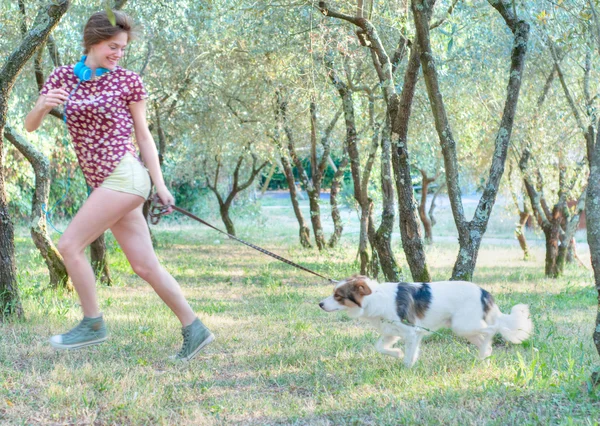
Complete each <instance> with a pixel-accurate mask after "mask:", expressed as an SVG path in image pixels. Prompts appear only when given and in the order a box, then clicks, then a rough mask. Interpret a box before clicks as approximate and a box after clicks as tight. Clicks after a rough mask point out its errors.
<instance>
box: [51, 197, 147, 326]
mask: <svg viewBox="0 0 600 426" xmlns="http://www.w3.org/2000/svg"><path fill="white" fill-rule="evenodd" d="M143 201H144V200H143V198H142V197H139V196H137V195H133V194H127V193H123V192H117V191H111V190H109V189H105V188H97V189H95V190H94V191H93V192H92V193H91V195H90V196H89V198H88V199H87V200H86V202H85V203H84V204H83V206H82V207H81V208H80V209H79V211H78V212H77V214H76V215H75V217H74V218H73V220H72V221H71V223H70V224H69V226H68V227H67V229H66V231H65V232H64V234H63V235H62V236H61V237H60V240H59V241H58V251H59V252H60V254H61V255H62V256H63V258H64V261H65V266H66V268H67V272H68V273H69V276H70V277H71V280H72V281H73V285H74V286H75V289H76V290H77V294H78V295H79V300H80V302H81V307H82V309H83V314H84V315H85V316H86V317H97V316H99V315H100V310H99V307H98V297H97V295H96V277H95V276H94V271H93V270H92V267H91V265H90V263H89V262H88V260H87V258H86V256H85V248H86V247H87V246H88V245H90V244H91V243H92V242H93V241H94V240H95V239H96V238H98V237H99V236H100V235H102V233H103V232H104V231H106V230H107V229H108V228H110V227H111V226H112V225H113V224H114V223H115V222H117V221H118V220H119V219H121V218H122V217H123V216H124V215H125V214H127V213H128V212H130V211H131V210H133V209H135V208H136V207H138V206H140V205H141V204H142V202H143Z"/></svg>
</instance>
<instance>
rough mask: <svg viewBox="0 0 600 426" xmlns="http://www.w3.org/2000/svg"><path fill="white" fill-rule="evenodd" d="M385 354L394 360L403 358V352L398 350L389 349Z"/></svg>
mask: <svg viewBox="0 0 600 426" xmlns="http://www.w3.org/2000/svg"><path fill="white" fill-rule="evenodd" d="M387 354H388V355H390V356H393V357H394V358H402V357H403V356H404V352H402V351H401V350H400V349H389V350H388V352H387Z"/></svg>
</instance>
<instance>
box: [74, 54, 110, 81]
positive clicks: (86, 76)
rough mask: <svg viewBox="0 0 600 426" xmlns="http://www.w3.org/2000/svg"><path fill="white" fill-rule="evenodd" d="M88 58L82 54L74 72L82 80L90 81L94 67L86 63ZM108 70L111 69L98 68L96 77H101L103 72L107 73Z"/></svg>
mask: <svg viewBox="0 0 600 426" xmlns="http://www.w3.org/2000/svg"><path fill="white" fill-rule="evenodd" d="M86 58H87V56H85V55H84V56H82V57H81V60H80V61H79V62H77V63H76V64H75V67H74V68H73V73H74V74H75V76H76V77H77V78H78V79H79V80H81V81H88V80H90V79H91V78H92V69H91V68H90V67H88V66H86V65H85V60H86ZM108 72H110V70H109V69H106V68H96V77H100V76H101V75H102V74H106V73H108Z"/></svg>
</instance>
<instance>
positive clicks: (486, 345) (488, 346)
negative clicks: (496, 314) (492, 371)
mask: <svg viewBox="0 0 600 426" xmlns="http://www.w3.org/2000/svg"><path fill="white" fill-rule="evenodd" d="M494 334H496V330H495V329H493V328H492V327H488V328H487V329H486V330H484V331H483V339H482V342H481V345H480V346H479V359H486V358H487V357H488V356H490V355H491V354H492V339H493V338H494Z"/></svg>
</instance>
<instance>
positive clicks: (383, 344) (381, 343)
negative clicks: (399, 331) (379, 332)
mask: <svg viewBox="0 0 600 426" xmlns="http://www.w3.org/2000/svg"><path fill="white" fill-rule="evenodd" d="M399 339H400V337H398V336H381V338H380V339H379V340H378V341H377V343H376V344H375V349H377V351H378V352H380V353H382V354H384V355H391V356H393V357H395V358H400V357H401V356H402V351H401V350H400V349H398V348H392V346H394V344H395V343H396V342H397V341H398V340H399Z"/></svg>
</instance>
